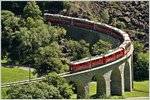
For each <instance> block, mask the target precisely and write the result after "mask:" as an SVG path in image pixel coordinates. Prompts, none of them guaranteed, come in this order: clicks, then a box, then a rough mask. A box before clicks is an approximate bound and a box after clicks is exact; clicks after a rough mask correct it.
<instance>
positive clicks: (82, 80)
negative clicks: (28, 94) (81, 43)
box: [3, 30, 134, 98]
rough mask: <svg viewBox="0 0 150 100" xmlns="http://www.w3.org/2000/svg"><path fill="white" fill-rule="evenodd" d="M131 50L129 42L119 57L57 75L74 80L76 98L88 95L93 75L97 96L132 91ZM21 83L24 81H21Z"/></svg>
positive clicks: (70, 80)
mask: <svg viewBox="0 0 150 100" xmlns="http://www.w3.org/2000/svg"><path fill="white" fill-rule="evenodd" d="M91 31H92V30H89V33H90V32H91ZM99 34H100V33H99ZM102 37H104V36H102ZM107 38H108V37H107ZM115 42H116V41H115ZM119 44H120V43H119ZM117 45H118V44H117ZM133 50H134V48H133V45H132V44H131V49H130V51H129V52H128V53H127V54H126V55H125V56H123V57H121V58H120V59H117V60H115V61H112V62H109V63H106V64H104V65H100V66H94V68H90V69H87V70H83V71H78V72H74V73H70V72H66V73H62V74H59V75H60V76H61V77H64V78H66V79H67V81H68V82H74V83H75V84H76V86H77V98H85V97H86V96H88V95H89V83H90V82H91V81H92V79H93V77H95V79H96V82H97V92H96V93H97V95H98V96H100V95H106V96H111V95H123V94H124V92H125V91H132V89H133V63H132V61H133ZM42 78H44V77H41V78H37V79H35V80H33V82H34V81H38V80H41V79H42ZM27 81H28V80H27ZM28 82H29V81H28ZM17 83H18V82H17ZM21 84H26V83H24V82H23V83H21ZM5 86H7V84H4V86H3V87H5ZM8 86H10V85H8Z"/></svg>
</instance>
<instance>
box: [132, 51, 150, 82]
mask: <svg viewBox="0 0 150 100" xmlns="http://www.w3.org/2000/svg"><path fill="white" fill-rule="evenodd" d="M148 55H149V54H148V53H142V52H141V53H139V54H138V55H137V59H136V61H135V62H134V79H135V80H145V79H149V56H148Z"/></svg>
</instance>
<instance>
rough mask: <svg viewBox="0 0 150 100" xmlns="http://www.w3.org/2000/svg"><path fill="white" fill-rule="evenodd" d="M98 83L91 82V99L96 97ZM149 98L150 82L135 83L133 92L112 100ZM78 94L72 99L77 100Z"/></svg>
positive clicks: (114, 97)
mask: <svg viewBox="0 0 150 100" xmlns="http://www.w3.org/2000/svg"><path fill="white" fill-rule="evenodd" d="M96 85H97V84H96V82H90V87H89V94H90V98H95V96H96ZM148 96H149V81H148V80H147V81H139V82H136V81H134V89H133V91H132V92H125V93H124V95H123V96H111V97H110V98H111V99H122V98H130V97H148ZM76 97H77V94H73V95H72V97H71V98H72V99H75V98H76Z"/></svg>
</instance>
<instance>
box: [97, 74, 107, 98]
mask: <svg viewBox="0 0 150 100" xmlns="http://www.w3.org/2000/svg"><path fill="white" fill-rule="evenodd" d="M95 78H96V81H97V95H98V96H100V95H106V80H105V78H104V77H103V75H101V74H99V75H96V76H95Z"/></svg>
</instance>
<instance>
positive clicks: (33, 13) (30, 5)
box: [23, 1, 42, 19]
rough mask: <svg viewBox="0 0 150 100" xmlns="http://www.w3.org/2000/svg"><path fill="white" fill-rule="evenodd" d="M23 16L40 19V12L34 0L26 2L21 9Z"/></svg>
mask: <svg viewBox="0 0 150 100" xmlns="http://www.w3.org/2000/svg"><path fill="white" fill-rule="evenodd" d="M23 14H24V18H28V17H31V18H33V19H42V18H41V15H42V12H41V10H40V9H39V6H38V5H37V3H36V2H35V1H29V2H27V5H26V6H25V7H24V9H23Z"/></svg>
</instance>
